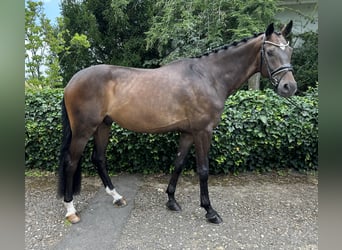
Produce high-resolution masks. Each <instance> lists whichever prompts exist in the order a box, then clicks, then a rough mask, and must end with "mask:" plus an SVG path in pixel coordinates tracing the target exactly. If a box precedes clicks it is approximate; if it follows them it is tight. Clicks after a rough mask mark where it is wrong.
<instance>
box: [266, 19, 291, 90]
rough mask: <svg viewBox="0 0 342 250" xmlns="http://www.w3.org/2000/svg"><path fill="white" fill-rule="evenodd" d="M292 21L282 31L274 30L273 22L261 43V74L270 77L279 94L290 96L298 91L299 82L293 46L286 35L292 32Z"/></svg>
mask: <svg viewBox="0 0 342 250" xmlns="http://www.w3.org/2000/svg"><path fill="white" fill-rule="evenodd" d="M291 29H292V21H290V22H289V23H288V24H287V25H286V26H284V28H283V29H282V30H281V32H280V33H278V32H274V25H273V23H272V24H270V25H269V26H268V27H267V29H266V32H265V35H264V38H263V42H262V45H261V66H260V67H261V70H260V71H261V74H262V75H263V76H265V77H268V78H270V80H271V82H272V84H273V85H274V87H275V88H276V91H277V93H278V94H279V95H281V96H284V97H289V96H292V95H294V94H295V92H296V91H297V83H296V81H295V79H294V77H293V74H292V71H293V69H292V65H291V63H290V62H291V55H292V50H293V49H292V48H291V47H290V46H289V42H288V41H286V39H285V38H286V37H287V36H288V35H289V34H290V33H291Z"/></svg>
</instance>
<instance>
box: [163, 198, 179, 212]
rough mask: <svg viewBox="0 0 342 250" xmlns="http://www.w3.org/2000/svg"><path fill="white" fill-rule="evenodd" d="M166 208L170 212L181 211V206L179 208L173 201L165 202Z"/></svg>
mask: <svg viewBox="0 0 342 250" xmlns="http://www.w3.org/2000/svg"><path fill="white" fill-rule="evenodd" d="M166 206H167V208H168V209H170V210H171V211H176V212H180V211H182V208H181V206H179V204H178V203H177V201H175V200H169V201H168V202H166Z"/></svg>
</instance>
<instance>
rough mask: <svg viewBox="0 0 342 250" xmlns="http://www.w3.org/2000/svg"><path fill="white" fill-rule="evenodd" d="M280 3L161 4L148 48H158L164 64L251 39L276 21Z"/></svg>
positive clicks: (198, 0) (194, 0)
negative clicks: (252, 35)
mask: <svg viewBox="0 0 342 250" xmlns="http://www.w3.org/2000/svg"><path fill="white" fill-rule="evenodd" d="M276 2H277V1H276V0H268V1H261V0H244V1H242V0H239V1H228V0H211V1H209V0H206V1H203V0H189V1H183V0H170V1H163V0H158V1H157V2H156V4H155V10H154V12H155V16H154V17H153V19H152V25H151V27H150V29H149V30H148V31H147V32H146V34H147V48H152V47H156V48H157V49H158V52H159V56H160V63H161V64H165V63H167V62H170V61H172V60H174V59H176V58H180V57H189V56H195V55H199V54H201V53H203V52H205V51H208V50H211V49H213V48H215V47H218V46H219V45H223V44H225V43H228V42H231V41H232V40H236V39H241V38H244V37H248V36H251V34H253V33H256V32H260V31H263V30H260V28H262V27H266V26H267V25H268V24H269V23H270V22H272V21H274V18H273V17H274V13H275V12H276V11H278V10H279V8H278V7H277V5H276Z"/></svg>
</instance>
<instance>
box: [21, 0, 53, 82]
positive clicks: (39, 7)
mask: <svg viewBox="0 0 342 250" xmlns="http://www.w3.org/2000/svg"><path fill="white" fill-rule="evenodd" d="M26 4H27V6H26V7H25V68H26V69H25V75H26V78H27V81H28V82H30V83H32V84H39V83H41V82H42V81H43V80H44V76H43V69H42V65H43V64H44V59H45V58H44V53H45V52H46V50H47V46H46V43H45V41H44V39H42V37H43V33H44V31H43V27H42V26H41V25H39V22H40V23H45V24H46V25H48V22H47V20H46V18H45V15H44V13H43V3H42V2H34V1H31V0H28V1H27V2H26Z"/></svg>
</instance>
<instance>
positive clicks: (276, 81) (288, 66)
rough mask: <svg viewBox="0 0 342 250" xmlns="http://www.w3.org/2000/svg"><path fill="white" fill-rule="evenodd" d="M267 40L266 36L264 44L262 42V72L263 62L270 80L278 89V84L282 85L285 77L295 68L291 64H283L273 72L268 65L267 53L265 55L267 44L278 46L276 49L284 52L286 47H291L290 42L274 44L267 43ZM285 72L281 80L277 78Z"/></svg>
mask: <svg viewBox="0 0 342 250" xmlns="http://www.w3.org/2000/svg"><path fill="white" fill-rule="evenodd" d="M265 39H266V36H265V35H264V39H263V42H262V46H261V51H260V53H261V62H260V71H261V70H262V65H263V62H265V65H266V69H267V72H268V78H269V79H270V81H271V83H272V85H273V86H274V87H277V86H278V84H279V83H280V81H281V79H282V78H283V77H284V75H285V74H286V73H287V72H288V71H292V72H293V67H292V65H291V64H283V65H281V66H280V67H278V68H276V69H274V70H271V68H270V66H269V64H268V60H267V56H266V53H265V48H264V47H265V44H271V45H273V46H276V47H279V48H281V49H282V50H284V49H285V47H287V46H289V42H287V44H278V43H273V42H270V41H265ZM282 72H284V74H282V75H281V76H280V78H279V79H278V78H276V76H277V75H278V74H280V73H282Z"/></svg>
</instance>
